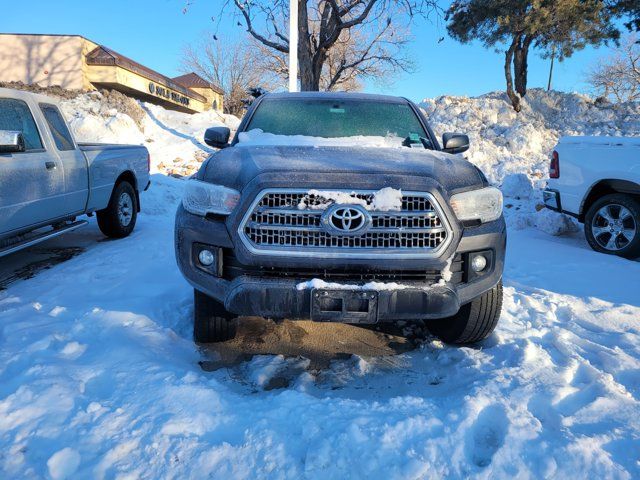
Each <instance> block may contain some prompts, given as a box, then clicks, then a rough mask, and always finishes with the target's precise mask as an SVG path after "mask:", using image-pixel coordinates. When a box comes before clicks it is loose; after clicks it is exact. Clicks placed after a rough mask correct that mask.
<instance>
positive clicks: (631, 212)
mask: <svg viewBox="0 0 640 480" xmlns="http://www.w3.org/2000/svg"><path fill="white" fill-rule="evenodd" d="M584 233H585V235H586V237H587V241H588V242H589V245H590V246H591V248H593V249H594V250H595V251H597V252H602V253H608V254H611V255H619V256H621V257H625V258H637V257H640V201H638V200H636V199H635V198H634V197H632V196H630V195H625V194H622V193H614V194H611V195H605V196H604V197H602V198H600V199H599V200H598V201H596V202H595V203H594V204H593V205H591V207H589V210H588V211H587V214H586V216H585V219H584Z"/></svg>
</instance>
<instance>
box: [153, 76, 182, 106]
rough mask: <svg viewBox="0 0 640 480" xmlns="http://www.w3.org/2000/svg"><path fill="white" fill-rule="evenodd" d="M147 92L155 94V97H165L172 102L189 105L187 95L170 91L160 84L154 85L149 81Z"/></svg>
mask: <svg viewBox="0 0 640 480" xmlns="http://www.w3.org/2000/svg"><path fill="white" fill-rule="evenodd" d="M149 93H151V95H155V96H156V97H161V98H166V99H168V100H171V101H173V102H176V103H179V104H181V105H184V106H185V107H188V106H189V97H187V96H185V95H180V94H179V93H175V92H172V91H171V90H169V89H168V88H165V87H161V86H160V85H156V84H155V83H153V82H149Z"/></svg>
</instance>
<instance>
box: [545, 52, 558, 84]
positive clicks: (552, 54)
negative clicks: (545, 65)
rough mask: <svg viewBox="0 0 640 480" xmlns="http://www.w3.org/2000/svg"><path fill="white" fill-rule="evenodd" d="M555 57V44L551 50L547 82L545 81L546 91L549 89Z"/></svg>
mask: <svg viewBox="0 0 640 480" xmlns="http://www.w3.org/2000/svg"><path fill="white" fill-rule="evenodd" d="M555 58H556V46H555V45H554V46H553V50H552V51H551V66H550V67H549V82H548V83H547V92H548V91H550V90H551V80H552V79H553V61H554V60H555Z"/></svg>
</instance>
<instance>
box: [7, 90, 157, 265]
mask: <svg viewBox="0 0 640 480" xmlns="http://www.w3.org/2000/svg"><path fill="white" fill-rule="evenodd" d="M148 185H149V152H148V151H147V149H146V148H145V147H143V146H137V145H104V144H79V143H76V141H75V140H74V139H73V136H72V135H71V132H70V131H69V128H68V126H67V123H66V122H65V120H64V118H63V116H62V114H61V113H60V109H59V108H58V105H57V103H56V101H55V100H53V99H51V98H48V97H44V96H42V95H36V94H33V93H27V92H21V91H17V90H10V89H5V88H0V257H2V256H4V255H8V254H10V253H13V252H15V251H17V250H20V249H22V248H26V247H28V246H31V245H34V244H36V243H39V242H42V241H44V240H47V239H49V238H53V237H56V236H58V235H61V234H63V233H66V232H69V231H71V230H74V229H76V228H78V227H81V226H82V225H85V224H86V223H87V221H86V220H77V218H78V217H80V216H81V215H93V213H94V212H95V213H96V214H97V217H98V226H99V227H100V230H102V232H103V233H104V234H105V235H107V236H109V237H114V238H122V237H126V236H127V235H129V234H130V233H131V232H132V231H133V228H134V226H135V224H136V216H137V213H138V211H139V209H140V199H139V193H140V191H141V190H143V189H146V188H147V187H148Z"/></svg>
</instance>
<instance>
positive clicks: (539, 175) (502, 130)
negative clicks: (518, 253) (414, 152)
mask: <svg viewBox="0 0 640 480" xmlns="http://www.w3.org/2000/svg"><path fill="white" fill-rule="evenodd" d="M420 106H421V108H422V109H423V110H424V112H425V114H426V116H427V119H428V120H429V122H430V124H431V126H432V127H433V129H434V131H435V132H437V134H439V135H442V134H443V133H445V132H463V133H466V134H468V135H469V137H470V140H471V148H470V149H469V151H468V152H467V153H465V154H464V155H465V156H466V157H467V158H468V159H469V160H470V161H471V162H473V163H475V164H476V165H478V166H479V167H480V168H481V169H482V170H483V171H484V173H485V174H486V175H487V177H489V180H490V181H491V182H492V183H495V184H500V183H502V181H503V180H504V179H505V177H506V176H507V175H509V174H519V173H524V174H527V175H528V176H529V177H530V178H531V180H532V181H533V183H534V185H535V186H536V187H539V186H541V184H542V183H543V182H542V180H544V179H545V178H546V177H547V171H548V167H549V157H550V155H551V152H552V150H553V147H554V146H555V145H556V144H557V143H558V140H559V138H560V137H561V136H565V135H570V136H573V135H607V136H638V135H640V103H638V102H636V103H628V104H623V105H619V106H615V105H610V104H607V105H602V104H598V103H596V102H595V100H593V99H591V98H590V97H588V96H586V95H580V94H575V93H562V92H546V91H544V90H540V89H531V90H529V91H528V92H527V96H526V97H525V99H524V101H523V108H522V111H521V112H520V113H516V112H515V111H514V110H513V108H512V107H511V105H510V103H509V101H508V99H507V98H506V95H505V94H504V93H501V92H493V93H489V94H486V95H482V96H479V97H475V98H469V97H450V96H443V97H438V98H435V99H424V100H423V101H422V103H421V104H420Z"/></svg>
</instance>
